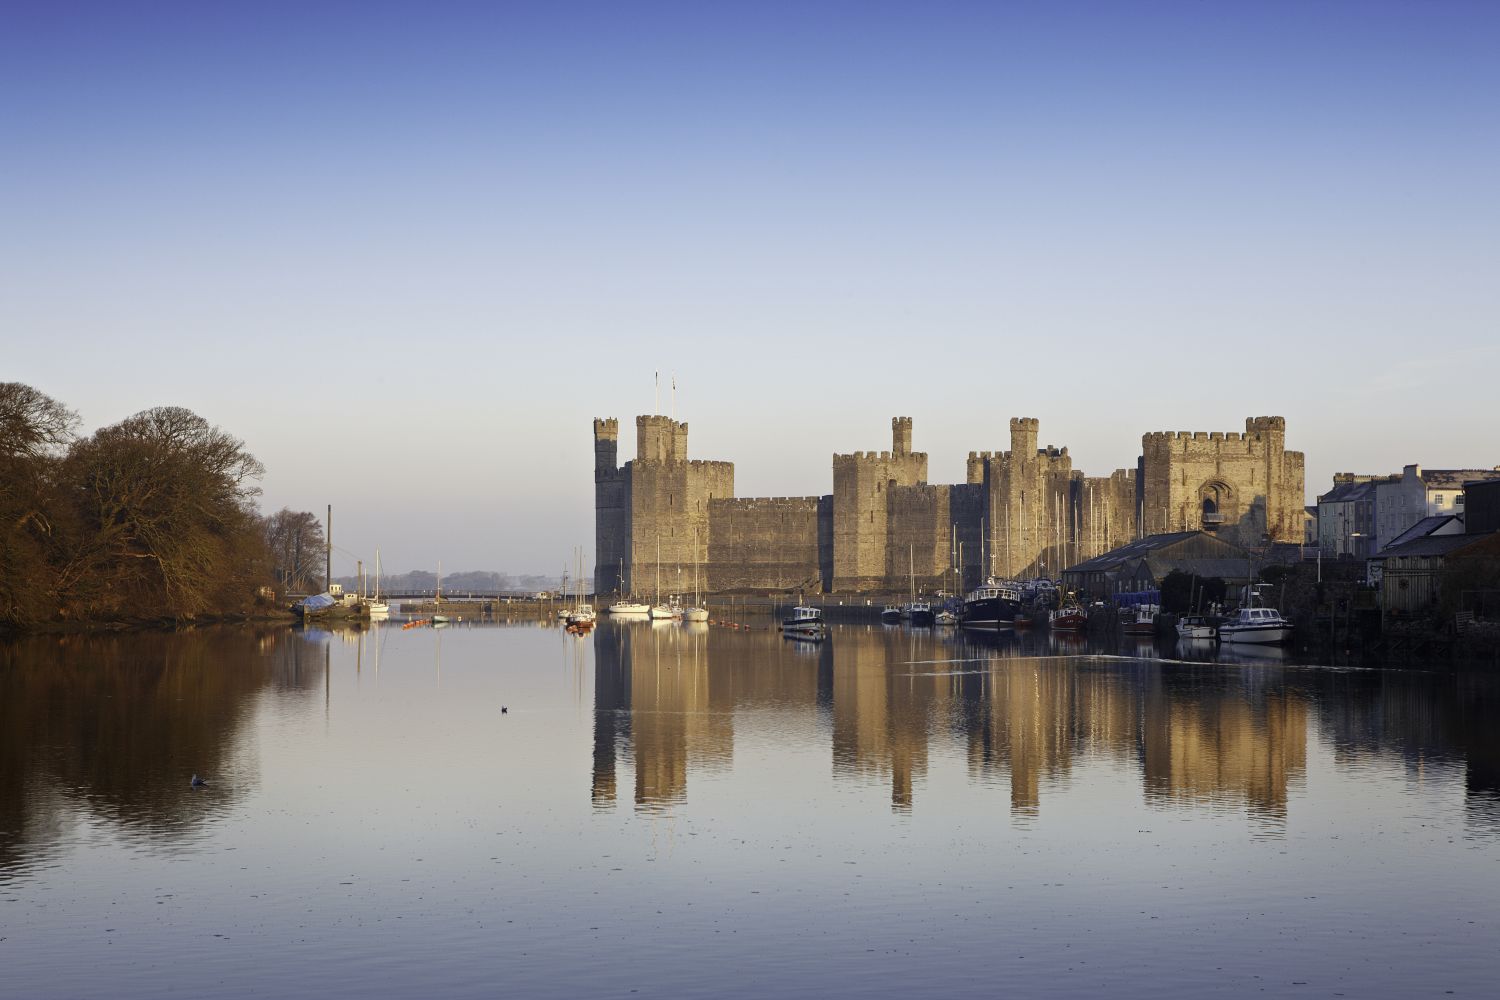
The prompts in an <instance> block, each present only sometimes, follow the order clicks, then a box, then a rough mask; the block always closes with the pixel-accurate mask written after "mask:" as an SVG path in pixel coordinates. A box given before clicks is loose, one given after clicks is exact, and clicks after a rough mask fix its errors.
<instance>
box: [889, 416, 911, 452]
mask: <svg viewBox="0 0 1500 1000" xmlns="http://www.w3.org/2000/svg"><path fill="white" fill-rule="evenodd" d="M891 454H893V455H910V454H911V417H892V418H891Z"/></svg>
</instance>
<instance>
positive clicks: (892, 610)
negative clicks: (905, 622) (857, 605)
mask: <svg viewBox="0 0 1500 1000" xmlns="http://www.w3.org/2000/svg"><path fill="white" fill-rule="evenodd" d="M880 620H881V621H883V622H885V623H886V624H887V625H900V624H901V606H900V605H899V604H887V605H886V606H885V607H884V608H883V609H881V612H880Z"/></svg>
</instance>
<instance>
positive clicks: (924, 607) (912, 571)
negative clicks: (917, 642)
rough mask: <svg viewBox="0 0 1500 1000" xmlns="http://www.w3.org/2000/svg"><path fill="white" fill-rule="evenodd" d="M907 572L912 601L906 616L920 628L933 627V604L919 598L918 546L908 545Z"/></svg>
mask: <svg viewBox="0 0 1500 1000" xmlns="http://www.w3.org/2000/svg"><path fill="white" fill-rule="evenodd" d="M906 560H907V561H906V567H907V569H906V572H907V577H908V579H909V580H910V582H911V603H910V604H908V605H907V606H906V617H907V618H908V619H910V621H911V623H912V624H913V625H914V626H916V627H918V628H931V627H932V626H933V625H934V624H935V623H936V618H935V617H934V615H933V613H932V605H931V604H929V603H928V602H926V601H919V600H917V570H916V547H915V546H908V548H907V552H906Z"/></svg>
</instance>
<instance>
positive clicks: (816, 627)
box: [781, 604, 827, 639]
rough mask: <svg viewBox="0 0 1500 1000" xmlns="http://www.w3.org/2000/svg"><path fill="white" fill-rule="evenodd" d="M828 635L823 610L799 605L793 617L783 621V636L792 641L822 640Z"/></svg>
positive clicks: (794, 610)
mask: <svg viewBox="0 0 1500 1000" xmlns="http://www.w3.org/2000/svg"><path fill="white" fill-rule="evenodd" d="M826 633H827V626H825V625H824V624H823V611H822V609H821V608H809V607H805V606H803V605H800V604H799V605H798V606H797V607H795V608H793V609H792V614H791V617H789V618H784V619H782V622H781V634H782V635H785V636H787V637H789V638H792V639H821V638H823V636H824V635H825V634H826Z"/></svg>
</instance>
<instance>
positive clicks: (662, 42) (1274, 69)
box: [0, 0, 1500, 573]
mask: <svg viewBox="0 0 1500 1000" xmlns="http://www.w3.org/2000/svg"><path fill="white" fill-rule="evenodd" d="M1497 37H1500V4H1495V3H1492V2H1475V3H1467V2H1425V0H1424V2H1378V0H1358V2H1348V3H1340V2H1319V3H1306V2H1295V3H1276V2H1264V3H1243V4H1235V3H1206V2H1160V3H1152V2H1140V3H1129V2H1123V0H1118V2H1098V3H1085V2H1066V0H1064V2H1045V3H1040V2H1039V3H1029V2H1012V3H1000V2H994V3H943V2H929V3H881V2H851V3H841V2H833V0H828V2H810V3H809V2H804V3H774V2H766V0H761V2H753V3H732V2H723V3H708V4H705V3H646V2H641V3H585V2H557V3H533V4H522V3H473V4H469V3H442V2H426V3H404V4H402V3H374V2H359V3H347V4H341V3H333V2H327V3H319V4H299V3H285V4H282V3H275V2H259V3H254V4H203V3H196V2H195V3H180V4H174V3H169V2H161V3H151V4H120V3H98V4H92V3H70V2H59V0H48V2H27V0H8V2H7V3H6V4H4V5H3V6H0V148H3V155H0V343H3V355H0V380H3V381H19V382H24V383H27V384H29V385H32V386H35V387H36V388H38V389H40V390H41V391H43V392H45V393H47V394H49V395H51V396H52V397H54V398H56V399H58V400H60V401H62V402H63V403H65V404H67V405H68V406H70V407H72V408H73V409H75V410H77V411H78V412H79V414H80V415H81V417H82V429H83V430H84V431H85V432H88V431H92V430H94V429H96V428H98V427H102V426H106V425H108V424H112V423H115V422H117V421H119V420H122V419H124V418H125V417H127V416H130V415H131V414H133V413H136V412H139V411H140V410H143V409H147V408H149V407H153V406H161V405H174V406H185V407H188V408H189V409H192V410H193V411H195V412H196V413H198V414H200V415H202V416H203V417H205V418H206V419H207V420H209V421H210V422H211V423H214V424H216V425H218V426H220V427H222V428H223V429H225V430H226V431H228V432H230V433H232V434H234V435H235V436H236V437H239V438H240V439H242V440H243V441H244V442H245V444H246V447H247V449H248V450H249V451H250V452H251V453H253V454H254V455H255V456H256V457H257V458H259V459H260V460H261V461H262V462H263V463H264V465H265V466H266V470H267V471H266V475H265V478H264V480H263V482H262V487H263V489H264V495H263V497H262V502H263V506H264V508H265V509H266V510H267V511H268V512H269V511H274V510H277V509H279V508H281V507H283V506H286V507H291V508H293V509H295V510H310V511H314V512H317V513H318V514H319V515H320V516H321V514H322V512H323V510H324V508H325V506H326V505H328V504H332V505H333V508H334V524H333V541H334V544H335V547H336V552H335V573H345V572H353V569H354V559H355V558H356V557H358V558H363V559H364V560H365V561H366V564H367V565H368V564H369V562H370V560H372V559H373V554H374V551H375V549H376V547H379V548H380V549H381V552H382V562H383V566H384V567H385V568H386V569H389V570H392V571H396V572H401V571H405V570H408V569H421V568H425V569H433V568H435V567H436V565H437V563H438V561H439V560H441V561H442V562H443V564H444V567H445V570H446V571H449V572H453V571H460V570H484V569H492V570H500V571H504V572H511V573H557V572H560V571H561V569H562V568H563V566H564V565H571V564H572V560H573V558H574V556H573V552H574V549H575V547H577V546H582V547H583V548H584V559H585V561H586V562H591V561H592V550H593V530H594V523H593V476H592V471H593V469H592V465H593V444H592V431H591V427H592V424H591V421H592V418H594V417H599V416H614V417H618V418H619V419H620V421H621V427H622V435H621V436H622V440H621V455H622V460H623V459H624V458H626V457H630V456H631V455H633V453H634V417H635V416H636V415H637V414H641V413H649V412H652V411H653V410H654V409H655V408H656V407H658V406H659V407H660V410H661V411H662V412H674V413H675V415H676V416H677V417H678V418H679V419H683V420H687V421H688V422H689V424H690V428H691V436H690V450H691V453H692V455H693V457H697V458H710V459H720V460H729V461H733V462H735V464H736V469H735V480H736V492H737V493H738V495H741V496H787V495H799V496H800V495H815V494H824V493H828V492H830V491H831V489H832V466H831V456H832V454H833V453H835V452H849V451H856V450H869V449H881V448H888V447H889V446H890V418H891V417H892V416H895V415H898V414H900V415H908V416H911V417H912V418H913V420H914V439H915V446H916V448H917V449H918V450H922V451H926V452H927V453H928V454H929V456H930V459H929V479H930V480H931V481H933V482H961V481H963V478H964V458H965V456H966V455H967V453H968V452H969V451H971V450H1003V449H1005V448H1006V447H1008V436H1009V431H1008V427H1009V418H1010V417H1012V416H1034V417H1037V418H1039V419H1040V421H1041V434H1040V437H1041V441H1042V443H1044V444H1045V443H1051V444H1055V445H1057V446H1064V445H1066V446H1068V448H1069V452H1070V454H1071V455H1072V457H1073V461H1074V467H1075V468H1078V469H1082V470H1083V471H1085V472H1087V473H1088V474H1090V475H1106V474H1108V473H1109V472H1110V471H1111V470H1113V469H1115V468H1119V467H1127V466H1132V465H1133V464H1134V462H1135V458H1136V456H1137V455H1138V454H1139V452H1140V438H1141V435H1142V434H1143V433H1146V432H1148V431H1155V430H1225V431H1235V430H1242V429H1243V426H1244V419H1245V418H1246V417H1247V416H1255V415H1261V414H1281V415H1284V416H1285V417H1286V418H1287V428H1288V429H1287V443H1288V447H1289V448H1292V449H1296V450H1300V451H1303V452H1305V453H1306V456H1307V492H1308V495H1309V499H1310V500H1311V498H1313V497H1315V496H1316V494H1317V493H1318V492H1321V491H1324V490H1326V489H1327V488H1328V485H1329V484H1330V480H1331V477H1332V475H1333V473H1334V472H1336V471H1357V472H1372V473H1373V472H1380V473H1384V472H1393V471H1399V470H1400V468H1401V466H1402V465H1404V464H1406V463H1411V462H1418V463H1421V464H1423V465H1425V466H1427V467H1430V468H1445V467H1476V466H1478V467H1488V466H1494V465H1497V464H1500V433H1497V432H1500V409H1497V407H1496V403H1495V385H1496V375H1497V373H1500V336H1497V333H1500V329H1497V327H1500V323H1497V318H1500V181H1497V178H1500V100H1497V99H1496V95H1497V94H1500V59H1496V58H1495V55H1494V52H1495V49H1494V42H1495V39H1496V38H1497ZM657 372H660V373H661V376H660V378H661V385H662V391H661V394H660V401H659V402H658V397H657V395H656V391H655V384H656V383H655V373H657ZM673 378H675V381H676V385H677V391H676V393H675V396H674V394H673V393H672V392H671V390H670V384H671V380H672V379H673ZM341 560H342V562H341Z"/></svg>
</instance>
